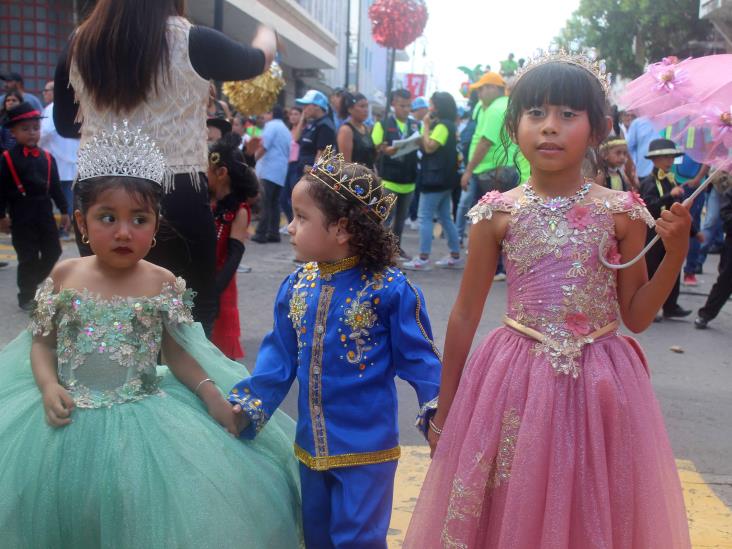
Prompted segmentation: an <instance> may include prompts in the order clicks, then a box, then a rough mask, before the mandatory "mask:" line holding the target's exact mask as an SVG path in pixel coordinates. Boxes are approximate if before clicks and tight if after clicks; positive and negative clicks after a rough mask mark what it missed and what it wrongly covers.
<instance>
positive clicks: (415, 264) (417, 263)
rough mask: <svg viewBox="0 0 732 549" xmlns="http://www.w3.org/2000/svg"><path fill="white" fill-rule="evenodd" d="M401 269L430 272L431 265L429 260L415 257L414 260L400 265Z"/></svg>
mask: <svg viewBox="0 0 732 549" xmlns="http://www.w3.org/2000/svg"><path fill="white" fill-rule="evenodd" d="M402 269H406V270H407V271H431V270H432V263H431V262H430V260H429V259H420V258H419V257H415V258H414V259H411V260H409V261H405V262H404V263H402Z"/></svg>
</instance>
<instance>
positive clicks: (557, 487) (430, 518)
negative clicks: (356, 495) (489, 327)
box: [404, 55, 691, 549]
mask: <svg viewBox="0 0 732 549" xmlns="http://www.w3.org/2000/svg"><path fill="white" fill-rule="evenodd" d="M606 90H607V80H606V77H605V75H604V74H603V73H602V72H601V71H599V70H597V69H596V68H595V67H594V66H593V65H592V63H591V62H589V61H588V60H587V59H585V58H579V57H568V56H556V55H555V56H549V57H546V58H544V59H542V60H539V61H535V62H532V63H530V64H529V65H528V69H527V70H525V71H524V72H523V73H522V74H521V76H520V77H519V79H518V81H517V83H516V85H515V87H514V89H513V91H512V94H511V98H510V100H509V106H508V110H507V113H506V128H507V136H506V137H507V138H508V137H509V136H510V138H511V139H514V140H515V141H517V142H518V145H519V147H520V148H521V151H522V152H523V154H524V156H525V157H526V158H527V159H528V161H529V162H530V164H531V172H532V177H531V180H530V181H529V182H528V183H527V184H526V185H524V186H522V187H519V188H516V189H513V190H511V191H508V192H506V193H503V194H501V193H499V192H497V191H493V192H490V193H488V194H486V195H485V196H484V197H483V198H482V199H481V200H480V201H479V203H478V204H477V205H476V206H475V207H474V208H473V209H472V210H471V212H470V213H469V216H470V218H471V219H472V222H473V226H472V230H471V234H470V244H469V246H470V248H469V255H468V261H467V265H466V268H465V274H464V276H463V280H462V285H461V288H460V294H459V296H458V298H457V301H456V303H455V305H454V307H453V310H452V313H451V315H450V321H449V324H448V328H447V336H446V343H445V353H444V366H443V374H442V386H441V390H440V396H439V407H438V411H437V413H436V414H435V416H434V417H433V418H432V420H431V421H430V433H429V439H430V445H431V447H432V449H433V453H434V461H433V462H432V464H431V466H430V470H429V473H428V474H427V479H426V481H425V484H424V486H423V488H422V493H421V494H420V497H419V500H418V502H417V506H416V509H415V512H414V515H413V518H412V522H411V524H410V527H409V531H408V533H407V536H406V540H405V544H404V547H409V548H419V549H424V548H431V547H435V548H437V547H440V548H442V547H450V548H466V549H473V548H475V549H487V548H505V549H509V548H510V549H537V548H546V549H550V548H551V549H555V548H556V549H560V548H561V549H563V548H576V549H590V548H592V549H594V548H608V549H652V548H658V549H677V548H688V547H690V542H689V533H688V527H687V523H686V515H685V510H684V502H683V499H682V495H681V486H680V482H679V478H678V475H677V472H676V468H675V464H674V459H673V454H672V452H671V447H670V445H669V441H668V437H667V435H666V430H665V427H664V424H663V418H662V416H661V411H660V408H659V405H658V402H657V401H656V398H655V396H654V394H653V389H652V387H651V382H650V379H649V369H648V365H647V363H646V358H645V356H644V354H643V352H642V350H641V349H640V347H639V345H638V343H637V342H636V341H635V340H634V339H632V338H630V337H627V336H623V335H620V334H619V333H618V328H619V324H620V321H621V320H622V322H623V323H624V324H625V326H626V327H627V328H628V329H630V330H631V331H632V332H636V333H637V332H640V331H642V330H644V329H645V328H647V327H648V326H649V325H650V323H651V322H652V321H653V318H654V315H655V313H656V311H657V310H658V309H659V308H660V307H661V305H662V304H663V302H664V300H665V299H666V296H667V295H668V293H669V291H670V290H671V288H672V286H673V284H674V280H675V279H676V277H677V275H678V273H679V271H680V269H681V265H682V262H683V260H684V257H685V255H686V250H687V247H688V240H689V239H688V235H689V227H690V224H691V218H690V216H689V213H688V211H687V210H686V209H685V208H683V207H682V206H681V205H680V204H675V205H674V206H673V207H672V208H671V209H670V210H667V211H665V212H663V214H662V217H661V219H660V220H658V221H656V222H655V227H656V231H657V232H658V233H659V234H660V235H661V238H662V239H663V243H664V246H665V247H666V257H665V258H664V260H663V264H662V266H661V268H659V270H658V271H657V272H656V274H655V275H654V276H653V278H652V279H651V280H648V275H647V273H646V267H645V264H644V262H642V261H641V262H639V263H636V264H635V265H634V266H632V267H630V268H627V269H625V270H621V271H614V270H611V269H609V268H607V267H605V266H603V264H602V263H601V261H600V257H601V256H600V254H601V253H602V254H604V256H605V258H607V259H608V260H609V261H610V262H611V263H620V262H621V261H627V260H629V259H630V258H632V257H635V255H636V254H637V253H638V252H639V251H640V250H641V249H642V248H643V245H644V244H645V233H646V224H647V225H649V226H653V225H654V220H653V219H652V218H651V216H650V214H649V213H648V211H647V210H646V208H645V206H644V204H643V202H642V201H641V199H640V198H639V197H638V195H636V194H633V193H630V192H622V191H613V190H611V189H606V188H603V187H600V186H598V185H595V184H593V183H591V182H589V181H584V180H583V177H582V174H581V168H582V160H583V158H584V156H585V153H586V151H587V149H588V147H594V146H597V145H598V144H599V143H601V142H602V140H603V139H604V138H605V136H606V135H607V132H608V129H609V127H610V126H609V122H608V121H609V119H608V118H607V117H606V110H605V101H606ZM496 145H497V144H494V145H493V146H496ZM498 146H500V144H498ZM603 235H607V237H608V241H607V246H606V248H605V250H604V251H602V252H601V251H600V242H601V239H602V237H603ZM499 254H503V256H504V262H505V264H506V267H507V276H508V307H507V311H506V315H505V317H504V324H505V326H503V327H501V328H499V329H497V330H495V331H493V332H492V333H491V334H490V335H489V336H488V337H487V338H486V339H485V340H484V341H483V342H482V343H481V344H480V345H479V346H478V348H477V349H476V350H475V352H474V353H473V354H472V356H471V357H470V358H469V359H468V352H469V350H470V347H471V344H472V340H473V336H474V335H475V330H476V328H477V326H478V323H479V321H480V317H481V314H482V311H483V305H484V303H485V299H486V296H487V295H488V291H489V289H490V286H491V281H492V280H493V273H494V272H495V269H496V262H497V260H498V257H499Z"/></svg>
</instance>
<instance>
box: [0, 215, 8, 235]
mask: <svg viewBox="0 0 732 549" xmlns="http://www.w3.org/2000/svg"><path fill="white" fill-rule="evenodd" d="M0 232H3V233H5V234H8V233H9V232H10V218H9V217H3V218H2V219H0Z"/></svg>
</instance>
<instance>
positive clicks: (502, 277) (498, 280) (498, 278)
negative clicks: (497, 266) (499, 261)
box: [493, 273, 506, 282]
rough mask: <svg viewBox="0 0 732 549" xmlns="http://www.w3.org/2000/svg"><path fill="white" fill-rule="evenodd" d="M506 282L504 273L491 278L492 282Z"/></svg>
mask: <svg viewBox="0 0 732 549" xmlns="http://www.w3.org/2000/svg"><path fill="white" fill-rule="evenodd" d="M504 280H506V273H496V274H495V276H494V277H493V282H503V281H504Z"/></svg>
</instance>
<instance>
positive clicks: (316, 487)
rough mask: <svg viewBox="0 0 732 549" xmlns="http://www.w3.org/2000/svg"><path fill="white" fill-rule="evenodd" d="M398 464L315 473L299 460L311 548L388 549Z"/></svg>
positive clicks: (306, 530)
mask: <svg viewBox="0 0 732 549" xmlns="http://www.w3.org/2000/svg"><path fill="white" fill-rule="evenodd" d="M396 468H397V462H396V461H390V462H387V463H376V464H373V465H358V466H355V467H343V468H338V469H331V470H329V471H313V470H312V469H308V468H307V467H305V465H303V464H300V484H301V487H302V488H301V489H302V523H303V529H304V534H305V546H306V547H307V549H386V534H387V531H388V529H389V521H390V520H391V505H392V498H393V495H394V475H395V474H396Z"/></svg>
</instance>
